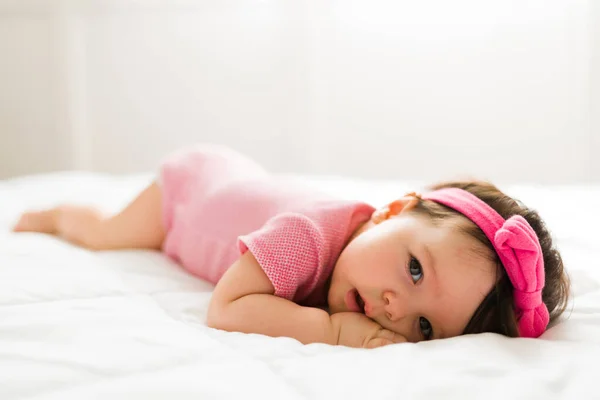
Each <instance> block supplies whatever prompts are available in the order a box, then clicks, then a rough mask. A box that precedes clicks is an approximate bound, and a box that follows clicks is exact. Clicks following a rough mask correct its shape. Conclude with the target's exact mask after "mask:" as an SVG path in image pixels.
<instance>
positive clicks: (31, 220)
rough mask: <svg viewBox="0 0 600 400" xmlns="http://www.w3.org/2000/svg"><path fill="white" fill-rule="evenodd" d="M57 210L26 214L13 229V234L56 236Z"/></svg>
mask: <svg viewBox="0 0 600 400" xmlns="http://www.w3.org/2000/svg"><path fill="white" fill-rule="evenodd" d="M56 226H57V209H56V208H54V209H51V210H44V211H31V212H26V213H25V214H23V215H22V216H21V218H20V219H19V221H18V222H17V224H16V225H15V226H14V227H13V231H14V232H39V233H49V234H56V233H57V232H56Z"/></svg>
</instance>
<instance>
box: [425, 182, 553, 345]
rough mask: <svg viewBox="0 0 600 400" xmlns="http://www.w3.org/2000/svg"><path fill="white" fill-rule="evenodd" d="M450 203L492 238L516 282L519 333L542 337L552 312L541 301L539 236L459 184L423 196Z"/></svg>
mask: <svg viewBox="0 0 600 400" xmlns="http://www.w3.org/2000/svg"><path fill="white" fill-rule="evenodd" d="M423 199H426V200H432V201H435V202H437V203H440V204H443V205H445V206H447V207H450V208H452V209H454V210H456V211H458V212H460V213H461V214H463V215H464V216H466V217H467V218H469V219H470V220H471V221H473V222H474V223H475V224H476V225H477V226H479V228H480V229H481V230H482V231H483V232H484V233H485V235H486V236H487V238H488V239H489V240H490V242H491V243H492V245H493V246H494V249H495V250H496V253H497V254H498V257H499V258H500V261H501V262H502V265H503V266H504V269H505V270H506V273H507V275H508V278H509V279H510V282H511V283H512V285H513V288H514V290H513V297H514V304H515V312H516V314H517V320H518V326H519V334H520V336H522V337H533V338H537V337H539V336H540V335H541V334H542V333H544V331H545V330H546V327H547V326H548V322H549V320H550V316H549V313H548V308H547V307H546V304H544V302H543V301H542V289H543V288H544V284H545V273H544V258H543V254H542V248H541V246H540V242H539V239H538V237H537V235H536V233H535V231H534V230H533V228H532V227H531V225H529V223H528V222H527V220H525V218H523V217H521V216H520V215H515V216H512V217H510V218H509V219H508V220H505V219H504V218H502V216H501V215H500V214H498V213H497V212H496V210H494V209H493V208H492V207H490V206H489V205H487V204H486V203H485V202H484V201H483V200H481V199H479V198H478V197H477V196H475V195H473V194H471V193H469V192H467V191H465V190H462V189H458V188H446V189H440V190H436V191H433V192H431V193H428V194H427V195H425V196H423Z"/></svg>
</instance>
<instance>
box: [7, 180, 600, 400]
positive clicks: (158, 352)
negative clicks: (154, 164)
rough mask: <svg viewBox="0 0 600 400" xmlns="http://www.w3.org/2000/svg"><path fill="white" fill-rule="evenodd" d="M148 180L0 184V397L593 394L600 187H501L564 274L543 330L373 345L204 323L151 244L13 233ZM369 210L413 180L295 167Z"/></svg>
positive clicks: (178, 276)
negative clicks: (30, 211)
mask: <svg viewBox="0 0 600 400" xmlns="http://www.w3.org/2000/svg"><path fill="white" fill-rule="evenodd" d="M151 178H152V177H151V175H130V176H111V175H99V174H88V173H75V172H73V173H56V174H48V175H39V176H27V177H22V178H18V179H12V180H5V181H0V399H2V400H16V399H32V400H33V399H39V400H41V399H61V400H64V399H105V398H110V399H138V398H139V399H163V398H169V399H212V398H231V399H234V398H248V397H251V398H262V399H271V398H277V399H338V398H339V399H369V398H374V399H431V398H444V399H469V398H482V397H486V398H501V399H521V398H522V399H532V398H543V399H558V398H560V399H563V398H564V399H575V398H600V390H599V388H600V385H599V383H598V380H599V378H600V373H599V372H598V366H599V365H600V265H599V264H600V246H599V241H598V234H597V230H596V228H597V227H598V226H600V215H599V214H600V213H599V212H598V209H597V207H598V205H599V204H600V187H597V186H583V185H579V186H577V185H573V186H534V185H521V186H515V185H513V186H503V187H502V188H503V189H504V190H506V191H507V192H508V193H510V194H512V195H514V196H515V197H517V198H519V199H521V200H522V201H524V202H525V203H526V204H528V205H531V206H535V208H537V209H538V210H539V212H540V213H541V214H542V216H543V217H544V218H545V219H546V222H547V223H548V225H549V227H550V228H551V230H552V231H553V233H554V235H555V237H556V240H557V241H558V244H559V247H560V249H561V251H562V254H563V257H564V260H565V263H566V266H567V269H568V271H569V274H570V276H571V279H572V280H573V298H572V302H571V304H570V305H569V310H568V311H567V312H566V313H565V316H564V318H562V319H561V321H559V322H558V323H557V324H555V325H554V326H552V327H551V328H550V329H549V330H548V331H547V332H546V333H545V334H544V335H543V336H542V337H541V338H540V339H537V340H535V339H509V338H505V337H501V336H499V335H494V334H481V335H469V336H462V337H457V338H452V339H445V340H438V341H431V342H421V343H417V344H398V345H393V346H387V347H383V348H379V349H374V350H365V349H351V348H346V347H341V346H328V345H324V344H311V345H301V344H300V343H299V342H297V341H295V340H293V339H290V338H270V337H266V336H262V335H255V334H241V333H229V332H224V331H219V330H215V329H210V328H208V327H206V325H205V323H204V320H205V316H206V310H207V306H208V302H209V299H210V295H211V291H212V289H213V287H212V285H210V284H208V283H207V282H203V281H201V280H199V279H197V278H195V277H193V276H191V275H189V274H188V273H186V272H185V271H184V270H183V269H182V268H180V267H179V266H178V265H177V264H176V263H174V262H172V261H171V260H169V259H168V258H166V257H165V256H164V255H163V254H161V253H160V252H153V251H140V250H136V251H112V252H91V251H87V250H83V249H80V248H77V247H74V246H71V245H69V244H67V243H65V242H63V241H61V240H59V239H57V238H54V237H50V236H46V235H39V234H30V233H22V234H13V233H11V232H10V227H11V226H12V224H13V223H14V222H15V221H16V218H17V217H18V215H19V213H21V212H22V211H23V210H25V209H27V208H39V207H48V206H52V205H55V204H57V203H59V202H64V201H68V202H74V203H86V204H91V205H96V206H98V207H100V208H101V209H103V210H105V211H107V212H112V211H117V210H118V209H119V208H121V207H123V206H124V205H125V204H127V202H128V201H130V200H131V199H132V197H133V196H134V195H135V194H136V192H137V191H139V190H140V189H141V188H143V187H144V186H145V185H146V184H147V183H148V182H149V181H150V179H151ZM288 178H289V179H298V180H301V181H304V182H305V183H307V184H309V185H314V186H315V187H318V188H321V189H323V190H325V191H330V192H333V193H336V194H338V195H340V196H342V197H348V198H360V199H364V200H367V201H370V202H372V204H374V205H381V204H384V202H386V201H389V200H391V199H393V198H394V197H395V196H398V195H400V194H402V193H404V192H405V191H409V190H413V189H415V185H418V184H419V183H418V182H393V181H380V182H368V181H361V180H356V179H349V178H336V177H322V178H316V177H295V176H289V177H288Z"/></svg>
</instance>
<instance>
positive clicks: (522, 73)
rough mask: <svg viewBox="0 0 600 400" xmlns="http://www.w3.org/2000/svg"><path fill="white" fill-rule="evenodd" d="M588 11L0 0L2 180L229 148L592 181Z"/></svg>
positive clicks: (364, 167)
mask: <svg viewBox="0 0 600 400" xmlns="http://www.w3.org/2000/svg"><path fill="white" fill-rule="evenodd" d="M599 25H600V12H599V9H598V4H597V3H594V2H593V0H588V1H568V0H564V1H548V0H539V1H529V0H528V1H523V0H521V1H516V0H513V1H507V0H495V1H489V0H488V1H475V0H470V1H467V0H455V1H451V2H448V1H444V0H435V1H434V0H430V1H420V2H415V1H411V2H409V1H367V0H363V1H356V0H338V1H334V0H329V1H327V0H304V1H295V0H221V1H216V0H213V1H208V0H175V1H168V0H153V1H151V0H145V1H144V0H138V1H135V0H112V1H111V0H79V1H76V0H72V1H68V0H64V1H56V0H55V1H52V0H0V60H1V62H0V135H1V136H0V176H5V177H6V176H14V175H19V174H26V173H36V172H43V171H50V170H57V169H70V168H76V169H89V170H95V171H104V172H119V173H122V172H123V173H124V172H139V171H147V170H151V169H153V168H154V167H155V165H156V163H157V161H158V160H159V159H160V157H161V155H163V154H164V153H165V152H168V151H171V150H173V149H175V148H177V147H179V146H182V145H186V144H189V143H194V142H202V141H210V142H218V143H223V144H227V145H230V146H232V147H235V148H237V149H239V150H241V151H244V152H246V153H248V154H250V155H252V156H254V157H256V158H258V159H260V160H261V161H262V162H263V163H264V164H266V165H267V166H268V167H270V168H272V169H275V170H277V171H285V172H298V173H321V174H343V175H352V176H361V177H381V178H411V179H442V178H446V177H452V176H455V175H457V174H471V175H476V176H479V177H482V178H488V179H494V180H503V181H526V182H531V181H537V182H557V183H563V182H574V181H576V182H590V181H596V182H600V162H599V161H598V160H597V159H596V157H595V155H596V154H597V153H598V151H599V150H600V139H599V138H598V132H599V128H600V123H599V121H600V106H599V93H600V89H599V81H600V69H599V64H600V63H599V59H598V54H599V53H600V48H599V45H598V42H599V41H600V32H599V28H598V26H599Z"/></svg>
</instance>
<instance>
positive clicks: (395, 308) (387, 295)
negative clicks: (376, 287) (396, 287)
mask: <svg viewBox="0 0 600 400" xmlns="http://www.w3.org/2000/svg"><path fill="white" fill-rule="evenodd" d="M402 303H403V302H402V301H400V299H399V297H398V295H397V294H396V293H394V292H392V291H386V292H383V309H384V310H385V315H386V316H387V317H388V319H389V320H390V321H392V322H396V321H398V320H400V319H401V318H402V317H404V315H405V314H406V310H405V309H404V307H403V304H402Z"/></svg>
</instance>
